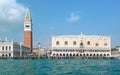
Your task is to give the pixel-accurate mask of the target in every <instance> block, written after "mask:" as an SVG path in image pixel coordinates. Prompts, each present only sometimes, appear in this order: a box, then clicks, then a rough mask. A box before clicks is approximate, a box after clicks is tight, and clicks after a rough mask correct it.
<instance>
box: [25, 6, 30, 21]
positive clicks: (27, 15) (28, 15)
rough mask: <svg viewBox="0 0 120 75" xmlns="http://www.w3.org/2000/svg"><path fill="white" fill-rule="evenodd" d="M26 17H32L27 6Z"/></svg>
mask: <svg viewBox="0 0 120 75" xmlns="http://www.w3.org/2000/svg"><path fill="white" fill-rule="evenodd" d="M25 18H29V19H30V18H31V17H30V10H29V8H27V11H26V15H25Z"/></svg>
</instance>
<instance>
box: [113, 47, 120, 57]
mask: <svg viewBox="0 0 120 75" xmlns="http://www.w3.org/2000/svg"><path fill="white" fill-rule="evenodd" d="M111 55H112V56H113V57H117V56H120V46H116V47H115V48H112V49H111Z"/></svg>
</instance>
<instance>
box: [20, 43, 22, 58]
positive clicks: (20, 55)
mask: <svg viewBox="0 0 120 75" xmlns="http://www.w3.org/2000/svg"><path fill="white" fill-rule="evenodd" d="M20 57H22V43H20Z"/></svg>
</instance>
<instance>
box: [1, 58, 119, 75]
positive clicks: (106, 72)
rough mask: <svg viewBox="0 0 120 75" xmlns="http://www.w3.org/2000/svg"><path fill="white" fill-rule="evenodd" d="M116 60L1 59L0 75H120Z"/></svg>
mask: <svg viewBox="0 0 120 75" xmlns="http://www.w3.org/2000/svg"><path fill="white" fill-rule="evenodd" d="M119 63H120V60H116V59H81V60H76V59H60V60H58V59H53V60H52V59H35V60H33V59H27V60H18V59H17V60H14V59H0V75H120V67H119V66H120V64H119Z"/></svg>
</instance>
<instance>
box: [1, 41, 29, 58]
mask: <svg viewBox="0 0 120 75" xmlns="http://www.w3.org/2000/svg"><path fill="white" fill-rule="evenodd" d="M29 50H30V48H29V47H27V46H24V45H22V44H20V43H18V42H12V41H1V40H0V58H14V57H20V56H21V57H23V56H26V55H27V53H29Z"/></svg>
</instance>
